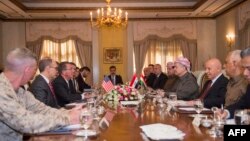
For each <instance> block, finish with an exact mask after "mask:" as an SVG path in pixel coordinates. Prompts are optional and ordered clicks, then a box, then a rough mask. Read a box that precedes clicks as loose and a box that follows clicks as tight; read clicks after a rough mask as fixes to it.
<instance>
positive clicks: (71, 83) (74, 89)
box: [69, 79, 82, 94]
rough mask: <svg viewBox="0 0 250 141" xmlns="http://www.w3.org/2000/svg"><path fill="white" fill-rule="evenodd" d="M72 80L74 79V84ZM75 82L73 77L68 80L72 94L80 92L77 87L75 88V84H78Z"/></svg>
mask: <svg viewBox="0 0 250 141" xmlns="http://www.w3.org/2000/svg"><path fill="white" fill-rule="evenodd" d="M73 81H75V82H74V84H73ZM75 83H77V81H76V80H75V79H70V80H69V88H70V92H71V93H72V94H81V93H82V92H80V91H79V90H78V89H76V85H78V84H75Z"/></svg>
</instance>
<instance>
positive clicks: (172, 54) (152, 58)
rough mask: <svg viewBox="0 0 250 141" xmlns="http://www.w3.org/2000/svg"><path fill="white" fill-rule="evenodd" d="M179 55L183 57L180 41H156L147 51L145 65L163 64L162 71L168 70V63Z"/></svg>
mask: <svg viewBox="0 0 250 141" xmlns="http://www.w3.org/2000/svg"><path fill="white" fill-rule="evenodd" d="M178 57H183V53H182V51H181V43H180V42H179V41H176V40H172V41H168V42H164V41H156V42H155V43H153V44H152V46H151V47H150V48H149V50H148V51H147V54H146V58H145V62H144V67H147V66H148V64H161V66H162V71H163V72H167V69H166V63H167V62H169V61H174V60H175V59H176V58H178ZM144 67H143V68H144Z"/></svg>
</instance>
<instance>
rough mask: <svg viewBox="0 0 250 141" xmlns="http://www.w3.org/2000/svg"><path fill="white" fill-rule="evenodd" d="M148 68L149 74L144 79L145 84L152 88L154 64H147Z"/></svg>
mask: <svg viewBox="0 0 250 141" xmlns="http://www.w3.org/2000/svg"><path fill="white" fill-rule="evenodd" d="M148 70H149V74H148V76H147V79H146V80H145V82H146V84H147V86H148V87H150V88H152V87H153V83H154V80H155V77H156V75H155V73H154V65H153V64H149V65H148Z"/></svg>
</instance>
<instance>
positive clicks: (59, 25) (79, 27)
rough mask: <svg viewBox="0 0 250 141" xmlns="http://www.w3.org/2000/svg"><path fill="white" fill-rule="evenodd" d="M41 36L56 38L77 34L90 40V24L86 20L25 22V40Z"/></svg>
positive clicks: (34, 39) (36, 38)
mask: <svg viewBox="0 0 250 141" xmlns="http://www.w3.org/2000/svg"><path fill="white" fill-rule="evenodd" d="M42 36H51V37H53V38H56V39H63V38H66V37H68V36H77V37H78V38H80V39H81V40H83V41H91V40H92V38H91V25H90V24H89V23H88V22H26V42H32V41H36V40H38V39H39V38H40V37H42Z"/></svg>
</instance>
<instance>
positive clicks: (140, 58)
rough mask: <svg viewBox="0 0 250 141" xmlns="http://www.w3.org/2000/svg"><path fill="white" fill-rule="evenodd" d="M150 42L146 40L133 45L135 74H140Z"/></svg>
mask: <svg viewBox="0 0 250 141" xmlns="http://www.w3.org/2000/svg"><path fill="white" fill-rule="evenodd" d="M150 42H151V41H146V42H142V43H138V44H135V46H134V54H135V68H136V74H140V73H141V71H142V68H143V64H144V61H145V57H146V53H147V50H148V48H149V47H150Z"/></svg>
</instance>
